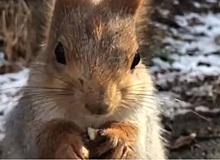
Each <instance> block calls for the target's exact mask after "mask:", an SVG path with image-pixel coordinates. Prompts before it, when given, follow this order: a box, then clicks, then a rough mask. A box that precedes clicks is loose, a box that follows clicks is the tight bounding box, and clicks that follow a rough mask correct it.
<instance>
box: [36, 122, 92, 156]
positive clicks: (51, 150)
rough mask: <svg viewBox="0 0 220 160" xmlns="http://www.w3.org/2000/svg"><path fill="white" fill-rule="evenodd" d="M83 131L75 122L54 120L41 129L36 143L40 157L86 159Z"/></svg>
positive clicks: (86, 151)
mask: <svg viewBox="0 0 220 160" xmlns="http://www.w3.org/2000/svg"><path fill="white" fill-rule="evenodd" d="M82 134H83V131H82V130H81V129H80V128H79V127H78V126H77V125H75V124H74V123H73V122H67V121H64V120H52V121H49V122H48V123H46V124H44V125H43V126H42V128H41V129H40V130H39V134H38V135H37V138H36V140H37V141H36V144H37V147H38V151H39V157H40V159H41V158H42V159H86V158H88V157H89V152H88V150H87V149H86V148H85V147H84V143H83V140H82Z"/></svg>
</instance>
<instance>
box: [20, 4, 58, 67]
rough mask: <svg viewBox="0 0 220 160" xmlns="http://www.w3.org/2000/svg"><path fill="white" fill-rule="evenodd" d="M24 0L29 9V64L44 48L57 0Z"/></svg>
mask: <svg viewBox="0 0 220 160" xmlns="http://www.w3.org/2000/svg"><path fill="white" fill-rule="evenodd" d="M24 2H25V3H26V5H27V7H28V9H29V16H28V21H27V39H28V42H27V48H28V52H29V53H28V55H29V59H28V60H29V61H28V64H30V63H31V61H32V60H34V59H35V57H36V56H37V55H38V54H39V52H41V50H42V49H43V48H44V47H43V45H44V44H45V43H46V41H47V39H48V34H49V28H50V24H51V19H52V16H53V9H54V5H55V0H24Z"/></svg>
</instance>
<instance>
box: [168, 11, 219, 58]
mask: <svg viewBox="0 0 220 160" xmlns="http://www.w3.org/2000/svg"><path fill="white" fill-rule="evenodd" d="M175 19H176V22H177V23H178V24H179V25H180V26H181V27H182V29H184V30H185V31H187V32H184V33H181V32H179V31H178V30H175V29H172V34H173V35H176V36H178V37H182V38H181V40H177V39H174V38H171V37H167V38H165V39H164V42H166V43H169V44H171V47H170V48H171V49H172V50H173V51H175V52H179V53H188V52H189V51H192V50H195V49H197V50H198V51H197V52H199V54H202V53H203V54H205V53H210V52H215V51H216V50H220V45H219V44H216V41H215V40H216V38H218V36H220V13H219V14H214V13H210V12H209V13H207V14H197V13H187V14H184V15H183V16H176V17H175ZM193 19H196V20H197V21H199V24H198V25H193V26H191V25H190V24H189V22H190V20H193ZM200 34H201V36H195V35H200ZM203 34H205V36H203ZM189 39H192V41H189V42H186V40H189ZM183 40H185V41H183Z"/></svg>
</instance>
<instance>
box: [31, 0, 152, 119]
mask: <svg viewBox="0 0 220 160" xmlns="http://www.w3.org/2000/svg"><path fill="white" fill-rule="evenodd" d="M142 5H143V0H99V1H98V0H93V1H92V0H80V1H79V0H57V1H56V5H55V10H54V17H53V20H52V25H51V31H50V35H49V42H48V45H47V46H46V49H45V52H42V54H41V55H40V57H41V58H42V60H43V62H44V64H45V65H44V70H45V71H44V73H45V74H44V75H45V76H44V78H43V79H42V81H43V83H44V85H45V86H47V87H50V88H55V89H54V94H53V92H51V91H50V94H51V97H54V100H55V101H56V103H57V104H58V105H59V106H62V107H66V108H68V111H70V112H71V110H72V111H74V112H78V111H80V113H82V111H83V113H84V114H85V113H86V114H88V115H105V114H109V113H113V112H114V111H116V110H120V109H121V108H127V107H130V106H131V105H134V104H138V103H140V101H141V100H142V99H143V98H144V97H145V96H146V93H145V92H147V90H146V89H147V87H149V90H152V87H151V82H150V78H149V75H148V74H147V71H146V69H145V66H144V65H143V64H142V63H141V58H140V54H139V53H138V41H137V36H136V27H135V25H136V20H137V18H138V12H139V10H140V8H141V7H142ZM35 78H36V77H35ZM148 82H149V84H147V83H148ZM137 106H138V105H137ZM137 106H135V105H134V106H133V107H137Z"/></svg>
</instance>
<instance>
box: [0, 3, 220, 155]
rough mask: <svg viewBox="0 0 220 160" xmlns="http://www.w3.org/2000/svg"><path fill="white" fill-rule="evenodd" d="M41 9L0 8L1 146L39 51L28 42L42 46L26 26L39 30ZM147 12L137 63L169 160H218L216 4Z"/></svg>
mask: <svg viewBox="0 0 220 160" xmlns="http://www.w3.org/2000/svg"><path fill="white" fill-rule="evenodd" d="M36 1H37V3H36ZM42 1H43V0H0V133H1V134H0V139H2V138H3V136H4V127H3V126H4V116H5V115H6V114H7V112H8V111H10V109H11V108H12V107H13V106H14V105H15V104H16V103H17V101H16V99H17V98H18V97H17V96H18V94H16V93H18V92H19V90H20V87H22V86H23V85H25V83H26V80H27V78H28V65H29V63H30V62H31V60H33V59H34V57H35V56H36V55H35V54H36V52H38V49H39V48H38V47H37V46H35V45H33V44H32V42H33V41H34V42H35V43H38V42H39V43H40V41H41V40H42V39H43V38H44V37H43V36H39V37H40V38H39V37H34V36H35V35H38V34H39V33H42V31H41V30H42V28H41V27H40V28H37V27H36V26H37V25H35V24H34V23H33V21H32V19H33V18H36V17H38V18H39V17H40V18H39V19H37V23H39V24H40V23H45V19H46V18H47V17H46V15H43V13H41V12H39V7H42V5H40V6H39V3H43V2H42ZM48 2H49V0H48ZM44 3H45V2H44ZM46 5H47V4H45V5H44V6H46ZM150 12H151V17H150V20H149V21H148V24H146V28H148V32H147V42H146V45H145V46H144V49H143V57H144V59H145V61H146V65H148V66H149V69H150V71H151V73H152V75H153V77H154V80H155V83H156V87H157V89H158V96H159V97H160V98H161V99H162V100H163V105H162V109H163V114H162V115H161V116H162V120H163V125H164V129H165V130H166V131H167V132H166V133H165V135H164V136H165V137H166V138H167V139H168V140H169V145H168V151H169V157H170V158H175V159H176V158H203V159H206V158H209V159H211V158H212V159H214V158H220V106H219V105H220V76H219V75H220V1H219V0H153V4H152V8H151V11H150ZM41 14H42V15H41ZM39 15H40V16H39ZM47 16H49V15H47ZM35 23H36V21H35ZM30 39H31V40H32V41H30ZM34 46H35V47H34ZM9 88H10V89H9Z"/></svg>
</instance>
